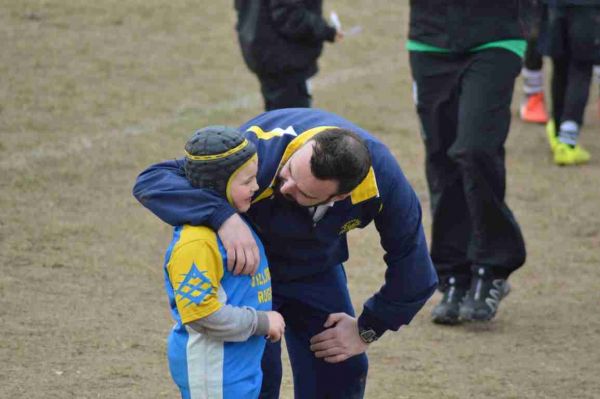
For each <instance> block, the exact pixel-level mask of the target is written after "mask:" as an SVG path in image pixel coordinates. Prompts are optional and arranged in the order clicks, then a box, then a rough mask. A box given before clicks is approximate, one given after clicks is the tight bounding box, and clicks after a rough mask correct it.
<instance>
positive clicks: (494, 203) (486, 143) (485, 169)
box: [410, 49, 525, 288]
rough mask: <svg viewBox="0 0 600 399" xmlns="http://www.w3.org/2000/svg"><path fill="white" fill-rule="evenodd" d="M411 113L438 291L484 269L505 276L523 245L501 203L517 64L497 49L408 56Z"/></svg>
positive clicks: (513, 267) (521, 253) (516, 59)
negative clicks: (420, 144) (420, 151)
mask: <svg viewBox="0 0 600 399" xmlns="http://www.w3.org/2000/svg"><path fill="white" fill-rule="evenodd" d="M410 65H411V69H412V75H413V79H414V83H415V100H416V106H417V113H418V115H419V118H420V120H421V124H422V135H423V140H424V143H425V150H426V165H425V166H426V175H427V182H428V185H429V192H430V199H431V212H432V219H433V221H432V236H431V257H432V259H433V262H434V264H435V266H436V269H437V271H438V274H439V277H440V279H441V285H440V287H442V288H443V287H444V284H445V283H446V282H447V279H448V277H450V276H454V277H455V278H456V279H457V282H458V283H459V284H461V282H462V283H464V284H468V281H470V278H471V271H472V270H474V269H475V268H476V267H477V266H488V267H490V269H491V270H492V272H493V273H494V274H495V275H496V276H498V277H508V275H510V273H512V272H513V271H514V270H516V269H517V268H519V267H520V266H522V265H523V263H524V262H525V243H524V241H523V237H522V235H521V230H520V228H519V225H518V224H517V222H516V220H515V218H514V216H513V214H512V212H511V211H510V209H509V208H508V206H507V205H506V203H505V202H504V196H505V189H506V171H505V165H504V142H505V141H506V138H507V136H508V130H509V125H510V118H511V112H510V104H511V98H512V94H513V87H514V81H515V78H516V77H517V75H518V74H519V72H520V69H521V60H520V58H519V57H518V56H517V55H516V54H514V53H512V52H510V51H507V50H504V49H488V50H484V51H481V52H475V53H468V54H460V55H458V54H438V53H423V52H411V53H410Z"/></svg>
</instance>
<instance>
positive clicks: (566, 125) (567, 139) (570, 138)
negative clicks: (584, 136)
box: [558, 121, 579, 147]
mask: <svg viewBox="0 0 600 399" xmlns="http://www.w3.org/2000/svg"><path fill="white" fill-rule="evenodd" d="M578 138H579V126H578V125H577V123H576V122H574V121H564V122H563V123H561V124H560V130H559V132H558V141H560V142H561V143H565V144H568V145H570V146H571V147H575V146H576V145H577V139H578Z"/></svg>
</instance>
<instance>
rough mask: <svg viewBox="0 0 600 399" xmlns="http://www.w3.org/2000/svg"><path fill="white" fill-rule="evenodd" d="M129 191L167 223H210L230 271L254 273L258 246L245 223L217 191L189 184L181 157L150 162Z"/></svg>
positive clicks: (257, 259)
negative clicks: (223, 251)
mask: <svg viewBox="0 0 600 399" xmlns="http://www.w3.org/2000/svg"><path fill="white" fill-rule="evenodd" d="M133 195H134V197H135V198H137V200H138V201H140V203H141V204H142V205H144V206H145V207H146V208H148V209H149V210H150V211H151V212H152V213H154V214H155V215H156V216H158V217H159V218H160V219H162V220H163V221H164V222H166V223H168V224H171V225H173V226H179V225H184V224H191V225H193V226H200V225H204V226H209V227H212V228H213V230H215V231H217V233H218V234H219V237H220V238H221V241H222V242H223V246H224V247H225V249H226V251H227V268H228V270H230V271H233V273H234V274H240V273H241V274H254V272H255V271H256V269H257V268H258V264H259V261H260V259H259V253H258V247H257V246H256V242H255V241H254V237H253V236H252V232H251V231H250V229H249V228H248V226H247V225H246V223H245V222H244V221H243V220H242V219H241V217H240V216H239V215H238V214H236V212H235V209H233V208H232V207H231V205H229V203H228V202H227V201H226V200H225V199H224V198H222V197H221V196H220V195H218V194H217V193H215V192H213V191H211V190H205V189H199V188H195V187H193V186H192V185H191V184H190V183H189V182H188V180H187V179H186V177H185V173H184V171H183V160H174V161H166V162H162V163H158V164H155V165H152V166H150V167H149V168H148V169H146V170H145V171H143V172H142V173H141V174H140V175H139V176H138V178H137V180H136V182H135V185H134V187H133Z"/></svg>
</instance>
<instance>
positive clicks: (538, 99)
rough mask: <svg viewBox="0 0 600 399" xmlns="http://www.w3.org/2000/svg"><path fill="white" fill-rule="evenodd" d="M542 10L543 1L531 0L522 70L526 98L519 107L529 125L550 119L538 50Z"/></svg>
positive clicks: (540, 56)
mask: <svg viewBox="0 0 600 399" xmlns="http://www.w3.org/2000/svg"><path fill="white" fill-rule="evenodd" d="M542 10H543V7H542V2H541V0H531V11H530V12H529V13H527V16H528V17H529V18H528V21H527V24H526V29H527V34H526V37H527V50H526V51H525V58H524V60H523V69H521V76H522V77H523V94H524V98H523V101H522V102H521V106H520V107H519V116H520V117H521V120H522V121H523V122H528V123H547V122H548V119H549V117H548V112H547V111H546V101H545V96H544V71H543V69H542V68H543V59H542V54H540V52H539V51H538V48H537V47H538V46H537V43H538V36H539V33H540V20H541V14H542Z"/></svg>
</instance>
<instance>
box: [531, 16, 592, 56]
mask: <svg viewBox="0 0 600 399" xmlns="http://www.w3.org/2000/svg"><path fill="white" fill-rule="evenodd" d="M538 46H539V50H540V52H541V53H542V54H544V55H547V56H549V57H552V58H562V57H569V58H572V59H575V60H578V61H590V62H593V63H599V62H600V6H557V7H546V10H545V12H544V15H543V17H542V24H541V32H540V38H539V41H538Z"/></svg>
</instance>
